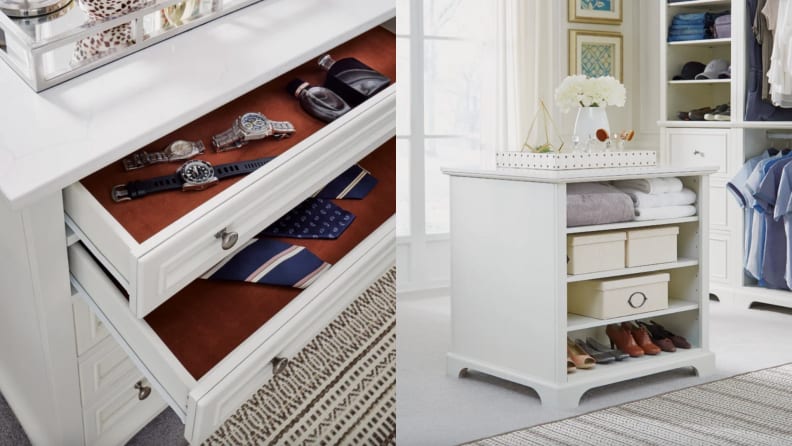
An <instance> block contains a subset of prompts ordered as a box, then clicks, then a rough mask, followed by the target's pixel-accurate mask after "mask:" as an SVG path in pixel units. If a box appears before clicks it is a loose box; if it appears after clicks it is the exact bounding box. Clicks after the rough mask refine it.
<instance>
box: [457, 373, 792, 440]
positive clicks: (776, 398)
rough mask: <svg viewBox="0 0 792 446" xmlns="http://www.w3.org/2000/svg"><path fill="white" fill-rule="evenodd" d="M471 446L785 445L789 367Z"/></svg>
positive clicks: (791, 386)
mask: <svg viewBox="0 0 792 446" xmlns="http://www.w3.org/2000/svg"><path fill="white" fill-rule="evenodd" d="M469 444H470V445H477V446H506V445H541V446H548V445H574V446H578V445H607V446H611V445H628V444H629V445H663V446H668V445H679V446H683V445H684V446H689V445H718V446H721V445H750V446H757V445H792V364H787V365H784V366H781V367H776V368H772V369H766V370H760V371H758V372H751V373H747V374H745V375H738V376H735V377H732V378H727V379H723V380H720V381H715V382H711V383H708V384H702V385H700V386H695V387H690V388H687V389H683V390H677V391H674V392H670V393H666V394H663V395H659V396H656V397H652V398H647V399H645V400H640V401H636V402H633V403H628V404H623V405H621V406H616V407H611V408H609V409H603V410H598V411H595V412H591V413H588V414H585V415H580V416H577V417H574V418H569V419H566V420H561V421H556V422H552V423H547V424H543V425H539V426H535V427H532V428H528V429H522V430H518V431H514V432H511V433H508V434H503V435H499V436H496V437H491V438H487V439H484V440H479V441H476V442H473V443H469Z"/></svg>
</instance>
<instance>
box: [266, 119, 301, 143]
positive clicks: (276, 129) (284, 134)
mask: <svg viewBox="0 0 792 446" xmlns="http://www.w3.org/2000/svg"><path fill="white" fill-rule="evenodd" d="M269 123H270V126H271V127H272V137H273V138H275V139H283V138H288V137H290V136H292V135H293V134H294V132H296V131H297V129H296V128H294V124H292V123H291V122H289V121H272V120H270V122H269Z"/></svg>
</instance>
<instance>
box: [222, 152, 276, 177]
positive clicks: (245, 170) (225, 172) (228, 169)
mask: <svg viewBox="0 0 792 446" xmlns="http://www.w3.org/2000/svg"><path fill="white" fill-rule="evenodd" d="M274 159H275V157H274V156H271V157H268V158H259V159H255V160H250V161H240V162H238V163H228V164H221V165H219V166H215V167H214V172H215V176H216V177H217V179H218V180H222V179H223V178H230V177H235V176H238V175H246V174H249V173H251V172H253V171H254V170H256V169H258V168H259V167H261V166H263V165H265V164H267V163H268V162H270V161H272V160H274Z"/></svg>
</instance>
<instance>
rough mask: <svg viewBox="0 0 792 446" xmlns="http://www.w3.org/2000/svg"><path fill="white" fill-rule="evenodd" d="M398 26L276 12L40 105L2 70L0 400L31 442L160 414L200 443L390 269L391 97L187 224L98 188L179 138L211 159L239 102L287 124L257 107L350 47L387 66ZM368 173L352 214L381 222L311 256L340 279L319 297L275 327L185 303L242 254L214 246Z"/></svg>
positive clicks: (207, 299)
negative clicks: (170, 415)
mask: <svg viewBox="0 0 792 446" xmlns="http://www.w3.org/2000/svg"><path fill="white" fill-rule="evenodd" d="M394 15H395V5H394V2H393V0H373V1H367V2H360V1H356V0H339V1H334V2H333V3H332V7H329V6H328V4H327V2H324V1H320V0H291V1H288V0H265V1H262V2H261V3H258V4H255V5H253V6H251V7H248V8H245V9H243V10H241V11H238V12H236V13H234V14H231V15H229V16H226V17H223V18H221V19H218V20H216V21H214V22H211V23H209V24H206V25H203V26H200V27H198V28H196V29H194V30H192V31H190V32H187V33H185V34H182V35H180V36H178V37H175V38H173V39H170V40H168V41H165V42H163V43H161V44H158V45H155V46H153V47H151V48H147V49H146V50H143V51H141V52H138V53H136V54H133V55H131V56H128V57H126V58H124V59H122V60H119V61H117V62H114V63H112V64H110V65H108V66H105V67H103V68H100V69H97V70H95V71H93V72H90V73H88V74H86V75H84V76H81V77H79V78H77V79H74V80H71V81H69V82H66V83H64V84H62V85H60V86H57V87H54V88H52V89H49V90H46V91H44V92H42V93H39V94H36V93H34V92H32V91H31V90H30V89H29V88H28V87H27V86H26V85H25V84H24V82H23V81H22V80H21V79H19V78H17V77H16V75H15V74H14V73H13V72H12V71H11V70H10V69H9V68H8V67H6V66H0V91H1V92H3V103H4V106H3V107H2V108H0V128H1V129H2V131H0V228H2V232H0V254H1V257H0V258H1V259H2V260H0V392H2V394H3V395H4V397H5V398H6V400H7V401H8V402H9V404H10V405H11V408H12V409H13V411H14V413H15V414H16V415H17V417H18V418H19V421H20V422H21V424H22V426H23V427H24V429H25V431H26V433H27V434H28V436H29V437H30V439H31V441H32V442H33V444H41V445H49V444H69V445H77V444H86V445H93V444H123V443H124V442H125V441H127V440H128V439H129V438H130V437H131V436H132V435H134V433H136V432H137V431H138V430H139V429H140V428H141V427H142V426H144V425H145V424H146V423H148V422H149V421H150V420H151V418H153V417H154V416H155V415H156V414H157V413H159V412H160V411H161V410H162V409H164V408H165V407H166V406H170V407H171V408H172V409H173V410H174V412H175V413H176V414H177V415H178V416H179V417H180V418H181V419H182V421H184V423H185V434H184V435H185V438H186V439H187V440H188V441H190V442H191V443H194V444H198V443H200V442H201V441H203V440H204V439H206V438H207V436H209V435H211V434H212V433H213V432H214V430H215V429H216V428H217V427H218V426H219V425H220V424H221V423H222V422H223V421H224V420H225V419H226V418H227V417H228V416H229V415H230V414H231V413H233V412H234V411H235V410H236V409H237V408H238V407H239V406H240V405H241V404H242V403H243V402H244V401H245V400H246V399H247V398H248V397H249V396H250V395H251V394H252V393H253V392H254V391H255V390H256V389H257V388H258V387H260V386H261V385H263V384H264V383H265V382H266V381H267V380H268V379H269V378H270V377H271V376H272V374H273V373H274V372H273V370H277V369H278V367H277V365H278V364H282V363H283V361H284V360H288V359H289V357H290V356H292V355H294V354H295V353H297V351H299V349H300V348H301V347H302V346H303V345H304V344H305V343H306V342H308V340H310V338H311V337H312V336H313V335H315V334H316V333H318V331H319V330H321V328H323V327H324V326H325V325H326V324H327V323H329V322H330V321H331V320H332V319H333V318H334V317H335V315H337V314H338V313H339V312H340V311H341V310H342V309H343V308H344V307H345V306H346V305H347V304H348V303H349V302H351V301H352V299H354V298H355V297H356V296H357V295H358V294H359V293H360V292H362V291H363V290H365V288H366V287H367V286H368V285H369V284H370V283H371V282H373V281H374V280H376V278H377V277H379V276H380V275H381V274H382V273H384V272H385V271H386V270H388V269H389V268H390V267H391V266H392V265H393V263H394V258H395V254H394V231H395V220H394V216H393V213H394V212H395V195H394V193H393V192H392V191H393V189H394V187H395V186H394V185H393V184H392V183H394V182H395V156H393V153H395V152H394V151H395V144H394V143H393V141H392V138H393V136H394V135H395V113H396V111H395V101H396V99H395V97H396V85H392V86H390V87H389V88H388V89H386V90H385V91H383V92H381V93H379V94H378V95H377V96H375V97H373V98H371V99H370V100H368V101H366V102H364V103H363V104H361V105H360V106H358V107H356V108H354V109H353V110H352V111H351V112H350V113H348V114H347V115H345V116H344V117H342V118H340V119H338V120H336V121H334V122H333V123H331V124H328V125H316V126H314V127H310V128H306V127H303V128H300V127H298V135H299V137H295V138H293V139H292V141H293V142H292V143H291V144H290V146H289V147H288V148H287V149H285V151H283V152H282V153H278V156H277V157H276V158H275V159H274V160H273V161H271V162H269V163H268V164H266V165H265V166H264V167H262V168H261V169H258V170H257V171H255V172H254V173H252V174H250V175H247V176H245V177H244V178H242V179H239V180H237V181H234V182H229V183H228V184H226V185H224V183H223V182H222V181H221V183H220V186H217V188H216V190H214V191H213V190H212V189H209V190H207V191H204V192H206V193H207V195H205V197H206V198H202V199H195V198H190V199H191V200H193V202H191V204H190V205H189V206H186V205H185V204H184V203H181V202H180V201H178V200H180V199H179V198H178V197H176V198H175V200H177V201H171V202H170V204H171V205H172V206H171V205H166V207H167V208H164V207H162V205H160V207H159V209H160V210H158V207H157V205H152V206H151V207H150V208H149V209H146V208H143V210H142V211H139V212H137V213H132V214H131V215H129V214H130V213H129V212H125V211H124V210H123V209H120V210H119V209H117V208H113V207H112V206H113V205H108V204H107V200H106V198H107V196H109V189H108V190H107V191H106V193H107V194H108V195H107V196H104V195H103V193H104V192H102V191H104V189H102V187H99V188H98V189H97V186H96V184H97V182H96V181H94V179H95V178H96V177H97V175H101V172H105V173H106V172H111V171H112V166H113V165H117V164H118V163H117V161H118V160H119V159H121V158H123V157H124V156H126V155H128V154H130V153H132V152H134V151H136V150H139V149H140V148H143V147H146V146H148V145H150V144H152V143H158V142H159V141H160V140H163V139H164V138H167V137H169V135H175V134H179V132H182V133H185V132H186V133H189V132H197V134H200V135H201V139H203V140H204V143H205V144H208V142H209V141H208V138H207V137H206V135H211V134H213V133H216V129H214V128H212V126H213V125H214V126H220V123H222V126H224V127H225V128H228V127H230V125H231V122H232V121H233V120H234V118H236V116H238V113H239V110H242V109H243V108H244V107H245V106H246V104H250V106H254V105H255V106H259V105H261V104H265V105H266V104H269V106H268V109H266V110H245V111H261V112H263V113H265V114H267V115H270V117H271V118H272V119H288V118H289V115H288V113H285V112H282V110H281V109H279V108H277V105H278V104H279V102H278V101H273V102H261V98H260V96H261V95H274V93H272V92H273V91H275V90H274V88H269V87H268V86H269V85H270V84H272V83H275V82H281V81H282V79H284V77H283V76H284V75H289V76H291V73H298V72H299V71H294V70H305V69H306V68H305V67H306V66H307V65H305V66H303V64H306V63H309V62H310V63H312V64H314V63H315V60H316V58H318V56H321V55H322V54H323V53H325V52H327V51H331V50H333V49H337V48H341V50H339V51H341V52H343V51H346V50H344V48H346V49H347V50H348V51H361V52H362V54H361V59H363V60H364V61H365V56H366V54H369V55H373V54H375V53H381V54H379V57H380V58H382V57H383V54H386V55H387V54H391V53H392V52H393V51H395V36H393V34H392V31H393V25H394V23H393V18H394ZM383 36H384V37H383ZM383 42H385V44H384V47H383ZM372 57H373V56H372ZM386 65H387V64H386ZM387 71H392V72H390V73H389V75H390V76H391V77H392V78H393V79H395V57H393V61H392V66H390V65H388V70H387ZM280 90H282V89H279V91H280ZM283 94H284V95H285V96H287V95H286V94H285V93H283ZM279 100H280V101H281V102H282V104H288V105H289V106H291V110H292V111H291V112H290V113H297V112H299V113H302V112H300V111H299V107H298V106H297V102H296V101H294V100H293V99H292V98H287V99H283V100H281V99H279ZM292 104H293V105H292ZM283 107H286V105H284V106H283ZM284 116H285V118H284ZM218 128H219V127H218ZM301 130H302V131H303V134H300V131H301ZM185 139H187V138H185ZM193 139H198V138H193ZM261 144H264V142H262V143H261ZM273 144H275V143H273ZM278 144H281V143H280V142H278ZM262 147H263V146H262ZM241 150H242V151H244V150H245V149H244V148H243V149H241ZM249 150H253V149H249ZM255 150H258V149H255ZM208 152H211V149H208ZM238 153H242V152H238ZM215 155H219V154H215ZM229 156H231V155H229ZM233 156H241V155H233ZM203 159H211V158H203ZM357 162H360V163H361V165H364V167H366V168H367V169H369V170H371V171H372V173H374V174H375V176H377V177H378V180H380V183H379V184H378V186H377V187H378V188H379V189H380V190H379V191H378V192H376V193H373V195H372V197H371V199H370V200H369V201H365V200H363V201H361V203H358V204H354V205H350V206H352V207H353V208H354V206H358V207H359V209H363V208H366V207H370V208H371V209H373V210H372V211H371V212H368V211H365V212H363V211H361V212H359V213H357V214H356V217H357V220H356V221H355V224H354V226H353V227H352V228H350V229H349V231H352V233H351V234H350V236H349V237H347V241H346V242H344V243H342V244H341V245H338V246H335V247H332V248H328V247H326V246H325V245H316V248H314V247H313V245H312V248H311V249H312V250H315V252H316V253H317V255H320V256H327V257H328V258H331V263H332V264H333V266H332V268H331V269H330V270H328V271H327V272H326V273H325V274H323V275H322V276H321V277H320V278H319V279H318V280H317V281H316V282H314V283H313V284H312V285H311V286H310V287H309V288H307V289H306V290H304V291H302V292H294V295H289V294H288V293H286V294H284V295H280V294H277V296H276V297H275V298H273V299H277V300H278V302H280V303H279V304H278V305H275V308H274V309H269V310H265V309H261V308H258V306H257V307H256V308H245V307H244V302H245V300H244V299H243V298H241V297H239V296H236V295H233V294H226V292H225V291H222V290H225V289H214V288H213V291H212V293H214V294H211V293H209V292H208V291H207V293H209V294H211V295H209V296H203V295H202V296H201V299H195V300H193V301H190V300H189V298H188V297H186V296H185V293H189V292H190V291H189V290H191V289H192V290H195V289H196V288H198V289H199V290H198V291H193V293H194V294H195V293H198V294H200V292H201V289H200V284H196V283H197V281H196V279H198V278H200V277H201V276H202V275H203V274H204V273H205V272H206V271H207V270H208V269H209V268H210V267H211V266H212V265H214V264H216V263H217V262H218V261H220V260H221V259H222V258H223V257H225V256H226V255H227V254H228V253H229V252H231V251H230V250H227V249H226V248H229V247H228V246H226V247H225V248H224V247H223V246H222V244H223V243H222V237H219V236H218V234H222V233H227V234H228V233H233V234H235V235H236V236H237V237H238V241H237V242H236V243H237V244H236V245H235V246H240V245H241V244H243V243H244V242H246V241H247V240H249V239H250V238H252V237H253V236H255V235H256V234H257V233H258V232H259V231H261V230H262V229H263V228H264V227H266V226H268V225H269V224H270V223H272V222H274V221H275V220H276V219H277V218H278V217H280V216H281V215H283V214H284V213H286V212H287V211H288V210H289V209H291V208H292V207H294V206H296V205H297V204H298V203H300V202H301V201H302V200H304V199H305V198H307V197H308V196H310V195H311V194H313V193H314V192H315V191H316V190H318V189H319V188H320V187H321V186H322V185H324V184H325V183H327V182H328V181H330V180H331V179H333V178H334V177H336V176H337V175H338V174H340V173H341V172H343V171H344V170H345V169H346V168H347V167H349V166H350V165H352V164H354V163H357ZM178 165H179V164H173V165H170V166H171V167H172V168H173V170H174V171H175V169H176V168H177V167H178ZM107 166H111V167H107ZM108 169H110V170H108ZM97 172H99V173H97ZM151 172H154V170H152V171H151ZM144 176H145V175H144ZM153 176H156V175H153ZM126 181H127V180H126V179H124V178H119V181H118V183H124V182H126ZM99 183H101V181H99ZM229 184H230V185H229ZM97 190H99V192H97ZM201 193H202V192H201ZM201 193H195V194H201ZM382 194H386V195H382ZM200 196H201V195H195V196H193V197H200ZM173 199H174V198H169V200H173ZM146 200H157V199H156V198H155V197H154V196H151V197H146V198H145V199H143V200H141V201H140V202H141V203H143V202H144V201H146ZM155 202H156V201H149V203H155ZM185 206H186V207H185ZM180 207H181V208H184V209H182V210H180V211H174V209H177V208H180ZM355 209H357V208H355ZM160 212H161V213H162V214H167V216H166V217H163V216H162V215H159V214H157V215H154V213H160ZM125 214H126V215H125ZM154 217H156V218H154ZM163 218H164V219H165V220H163ZM163 221H165V222H164V223H163ZM141 228H144V229H141ZM141 231H142V232H141ZM345 235H346V234H345ZM230 248H231V249H233V247H230ZM323 259H324V257H323ZM198 282H200V281H198ZM218 290H220V291H218ZM229 293H230V292H229ZM212 299H215V301H214V302H213V301H212ZM175 302H183V304H181V303H175ZM213 308H217V311H216V312H215V313H213V312H212V310H213ZM267 311H269V312H270V313H271V314H270V313H267ZM247 316H249V317H247ZM246 317H247V318H246ZM256 317H258V318H259V319H255V318H256ZM257 320H259V322H256V321H257ZM237 322H238V323H237ZM229 327H235V328H234V330H236V331H234V330H231V331H233V336H231V335H229V334H228V332H229V330H230V329H229ZM239 327H242V328H239ZM193 330H194V331H193ZM234 337H235V338H234Z"/></svg>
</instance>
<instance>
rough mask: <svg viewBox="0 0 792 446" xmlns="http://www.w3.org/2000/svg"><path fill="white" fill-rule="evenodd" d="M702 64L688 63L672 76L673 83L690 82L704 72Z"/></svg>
mask: <svg viewBox="0 0 792 446" xmlns="http://www.w3.org/2000/svg"><path fill="white" fill-rule="evenodd" d="M704 68H705V66H704V64H703V63H701V62H696V61H690V62H688V63H686V64H685V65H683V66H682V72H681V73H680V74H678V75H676V76H674V80H675V81H692V80H693V79H695V78H696V75H698V74H700V73H702V72H703V71H704Z"/></svg>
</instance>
